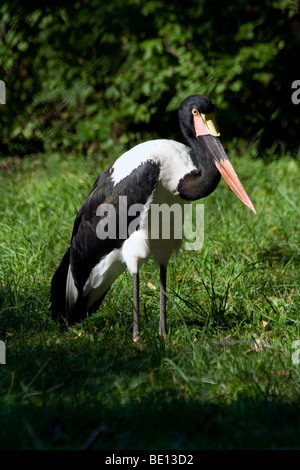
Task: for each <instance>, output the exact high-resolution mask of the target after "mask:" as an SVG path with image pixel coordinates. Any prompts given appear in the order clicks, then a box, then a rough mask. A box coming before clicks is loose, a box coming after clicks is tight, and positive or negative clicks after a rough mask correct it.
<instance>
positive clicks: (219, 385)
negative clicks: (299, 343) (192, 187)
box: [0, 155, 300, 449]
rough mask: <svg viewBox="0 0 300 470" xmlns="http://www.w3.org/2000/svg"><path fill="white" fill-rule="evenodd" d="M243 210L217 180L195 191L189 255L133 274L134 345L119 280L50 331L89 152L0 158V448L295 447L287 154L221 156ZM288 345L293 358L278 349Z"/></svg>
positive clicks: (295, 279)
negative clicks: (162, 291) (78, 316)
mask: <svg viewBox="0 0 300 470" xmlns="http://www.w3.org/2000/svg"><path fill="white" fill-rule="evenodd" d="M232 161H233V164H234V166H235V168H236V171H237V173H238V175H239V176H240V178H241V180H242V182H243V184H244V186H245V187H246V190H247V192H248V194H249V195H250V198H251V200H252V202H253V203H254V205H255V207H256V209H257V212H258V215H257V216H255V215H254V214H252V212H250V211H249V210H248V209H247V208H246V207H244V206H243V205H242V203H241V202H240V201H239V200H238V199H237V198H236V197H235V195H234V194H233V193H232V191H231V190H230V189H229V188H228V187H227V185H226V183H225V182H222V183H220V185H219V187H218V189H217V190H216V191H215V192H214V194H213V195H211V196H210V197H208V198H207V199H205V200H204V201H203V202H204V203H205V244H204V247H203V250H202V251H201V252H200V253H198V252H192V251H187V250H181V252H180V253H179V254H178V255H177V256H176V257H175V256H174V257H173V258H172V259H171V262H170V265H169V272H168V285H169V290H168V325H169V336H168V338H167V340H166V341H165V342H164V341H162V340H161V339H160V338H159V337H158V334H157V332H158V312H159V292H158V290H159V289H158V281H159V275H158V270H157V268H156V267H155V266H154V265H153V263H152V262H151V261H150V262H149V263H148V264H147V265H146V266H144V268H143V269H142V272H141V307H142V314H141V333H142V337H143V347H142V348H141V347H138V346H136V345H135V344H133V342H132V340H131V335H132V333H131V329H132V316H131V311H132V299H131V279H130V276H129V274H128V273H125V274H124V275H123V276H122V277H121V278H120V279H119V280H118V281H117V282H116V283H115V284H114V286H113V288H112V289H111V291H110V293H109V295H108V296H107V297H106V300H105V302H104V304H103V306H102V308H101V310H100V311H99V312H97V313H96V314H95V315H94V316H93V317H92V318H90V319H88V320H86V321H85V322H83V323H82V324H81V325H77V326H76V327H73V328H69V329H67V330H63V329H60V328H59V327H58V326H57V325H56V324H54V323H53V322H51V321H49V319H48V313H47V310H48V306H49V287H50V280H51V277H52V275H53V273H54V270H55V269H56V267H57V265H58V263H59V261H60V259H61V256H62V255H63V253H64V251H65V249H66V247H67V246H68V243H69V239H70V235H71V230H72V226H73V221H74V216H75V214H76V213H77V210H78V209H79V207H80V206H81V204H82V202H83V200H84V198H85V197H86V195H87V194H88V192H89V190H90V188H91V185H92V184H93V182H94V180H95V178H96V176H97V174H98V173H100V172H101V171H102V170H103V169H104V166H106V165H107V163H106V164H105V163H103V162H101V161H100V160H96V159H88V160H85V159H83V158H79V157H74V156H68V155H47V156H46V155H45V156H41V157H39V158H38V157H30V158H26V159H23V160H18V159H5V160H1V161H0V170H1V174H0V183H1V184H0V192H1V194H0V340H3V341H5V343H6V348H7V349H6V365H1V366H0V367H1V370H0V422H1V427H0V448H1V449H84V448H91V449H261V448H268V449H269V448H300V410H299V404H300V389H299V384H300V365H298V364H296V363H295V362H297V361H295V359H297V358H298V354H297V349H294V348H293V341H295V340H298V339H300V331H299V329H300V323H299V259H300V249H299V210H300V209H299V207H300V204H299V190H298V188H299V173H300V172H299V163H298V162H297V161H296V160H293V159H291V158H288V157H280V158H279V157H278V158H276V159H274V160H273V161H270V162H269V163H268V164H265V163H263V161H262V160H253V159H250V157H243V158H232ZM293 354H294V356H293Z"/></svg>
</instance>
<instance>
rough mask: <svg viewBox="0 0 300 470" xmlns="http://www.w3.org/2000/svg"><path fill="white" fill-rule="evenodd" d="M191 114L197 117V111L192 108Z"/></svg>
mask: <svg viewBox="0 0 300 470" xmlns="http://www.w3.org/2000/svg"><path fill="white" fill-rule="evenodd" d="M192 113H193V115H194V116H198V114H199V111H198V109H196V108H193V109H192Z"/></svg>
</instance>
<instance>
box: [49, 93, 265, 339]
mask: <svg viewBox="0 0 300 470" xmlns="http://www.w3.org/2000/svg"><path fill="white" fill-rule="evenodd" d="M178 118H179V126H180V129H181V132H182V134H183V136H184V138H185V140H186V142H187V143H188V144H189V147H188V146H186V145H184V144H182V143H179V142H176V141H173V140H162V139H158V140H151V141H147V142H144V143H142V144H139V145H137V146H135V147H133V148H132V149H131V150H129V151H128V152H126V153H124V154H123V155H121V157H119V158H118V159H117V160H116V162H115V163H114V164H113V165H112V166H111V167H110V168H108V169H107V170H105V171H104V172H103V173H102V174H101V175H100V176H99V177H98V179H97V180H96V182H95V184H94V187H93V189H92V191H91V192H90V194H89V196H88V197H87V199H86V201H85V202H84V204H83V206H82V207H81V209H80V211H79V212H78V215H77V217H76V220H75V223H74V228H73V233H72V238H71V243H70V247H69V248H68V250H67V252H66V253H65V255H64V257H63V259H62V261H61V263H60V265H59V267H58V269H57V271H56V273H55V274H54V276H53V279H52V283H51V307H50V312H51V316H52V318H53V319H55V320H57V319H63V320H64V321H65V322H66V323H67V324H72V323H76V322H80V321H81V320H82V319H84V318H85V316H86V315H87V314H92V313H93V312H95V311H96V310H97V309H98V308H99V306H100V305H101V303H102V301H103V299H104V297H105V295H106V294H107V292H108V290H109V288H110V287H111V285H112V283H113V282H114V281H115V280H116V279H117V277H118V276H119V275H120V274H121V273H123V272H124V270H125V269H126V267H127V268H128V269H129V271H130V273H131V275H132V281H133V339H134V341H138V340H139V338H140V333H139V268H140V266H141V265H142V264H143V263H144V262H145V261H147V260H148V258H149V256H153V259H154V261H155V262H156V263H157V264H158V265H159V266H160V319H159V333H160V334H161V335H163V336H165V335H166V272H167V264H168V261H169V258H170V256H171V254H172V252H173V251H174V250H177V249H178V248H179V247H180V244H181V240H180V239H178V238H175V237H174V236H173V235H172V234H170V237H169V238H168V239H165V238H164V237H161V235H159V236H158V238H157V236H156V237H151V231H150V234H149V230H148V225H147V224H148V219H149V215H150V213H151V207H153V206H152V205H153V204H162V203H167V204H169V205H170V204H174V203H177V204H180V205H181V207H183V204H184V203H188V202H191V201H194V200H197V199H201V198H203V197H206V196H208V195H209V194H210V193H212V192H213V191H214V190H215V189H216V187H217V185H218V183H219V181H220V178H221V175H222V176H223V178H224V179H225V181H226V182H227V183H228V184H229V186H230V187H231V189H232V190H233V191H234V193H235V194H236V195H237V196H238V197H239V198H240V200H241V201H242V202H243V203H244V204H245V205H246V206H248V207H249V208H250V209H251V210H252V211H253V212H254V213H256V212H255V209H254V207H253V205H252V203H251V201H250V199H249V197H248V195H247V193H246V191H245V189H244V188H243V186H242V184H241V182H240V181H239V179H238V177H237V175H236V173H235V171H234V169H233V167H232V165H231V164H230V162H229V159H228V157H227V155H226V154H225V151H224V149H223V146H222V144H221V142H220V140H219V135H220V134H219V132H218V130H217V127H216V123H215V119H214V105H213V104H212V102H211V101H210V100H209V99H208V98H206V97H205V96H202V95H192V96H189V97H188V98H186V99H185V100H184V101H183V102H182V103H181V105H180V107H179V111H178ZM120 201H121V202H123V201H126V204H127V205H126V206H125V205H124V206H122V204H120ZM136 205H137V206H136ZM128 207H129V208H132V207H133V208H134V207H138V209H139V217H138V222H137V221H136V219H135V217H134V216H136V214H137V212H136V211H133V212H131V213H130V209H129V210H128ZM111 208H113V210H112V211H110V209H111ZM110 213H111V214H112V216H110V218H109V214H110ZM104 216H105V217H104ZM104 221H105V224H106V225H107V226H108V225H109V222H110V223H111V227H110V232H109V230H107V236H106V238H105V236H103V230H104V226H101V222H103V224H104ZM99 224H100V225H99ZM124 224H125V225H124ZM130 224H131V225H132V224H133V225H134V226H133V228H132V227H131V230H130V229H129V228H130ZM101 230H102V232H101ZM99 231H100V232H101V234H102V235H101V234H100V235H101V236H99ZM104 232H105V230H104Z"/></svg>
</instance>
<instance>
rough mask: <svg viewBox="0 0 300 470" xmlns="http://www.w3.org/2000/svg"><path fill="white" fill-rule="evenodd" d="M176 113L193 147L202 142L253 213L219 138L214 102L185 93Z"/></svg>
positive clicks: (222, 173) (205, 149)
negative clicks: (186, 95) (185, 96)
mask: <svg viewBox="0 0 300 470" xmlns="http://www.w3.org/2000/svg"><path fill="white" fill-rule="evenodd" d="M178 117H179V125H180V128H181V131H182V133H183V135H184V136H185V138H186V139H187V141H188V142H190V143H191V145H192V146H193V148H195V146H194V145H193V144H195V143H196V142H197V143H200V144H201V147H202V148H203V150H204V151H205V152H206V154H207V155H208V156H209V158H210V159H212V161H213V162H214V164H215V165H216V167H217V169H218V171H219V172H220V173H221V175H222V176H223V178H224V179H225V181H226V183H227V184H228V185H229V186H230V188H231V189H232V191H233V192H234V193H235V194H236V196H237V197H238V198H239V199H240V200H241V201H242V202H243V203H244V204H245V205H246V206H248V207H249V208H250V209H251V210H252V211H253V212H254V213H255V214H256V211H255V208H254V206H253V204H252V202H251V201H250V198H249V196H248V194H247V193H246V191H245V189H244V187H243V185H242V183H241V182H240V180H239V178H238V177H237V175H236V173H235V171H234V169H233V166H232V165H231V163H230V161H229V159H228V157H227V155H226V153H225V151H224V148H223V146H222V144H221V142H220V139H219V136H220V133H219V130H218V127H217V124H216V120H215V115H214V105H213V103H212V102H211V101H210V99H209V98H207V97H206V96H202V95H191V96H188V97H187V98H186V99H185V100H184V101H183V102H182V103H181V105H180V107H179V110H178ZM202 155H203V154H202ZM198 158H199V159H201V153H198Z"/></svg>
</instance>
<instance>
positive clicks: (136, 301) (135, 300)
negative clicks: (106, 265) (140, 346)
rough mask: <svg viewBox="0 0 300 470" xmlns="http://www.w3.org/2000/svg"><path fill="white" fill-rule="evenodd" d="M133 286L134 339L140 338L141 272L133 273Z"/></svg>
mask: <svg viewBox="0 0 300 470" xmlns="http://www.w3.org/2000/svg"><path fill="white" fill-rule="evenodd" d="M132 286H133V341H134V342H137V341H139V340H140V330H139V313H140V292H139V290H140V289H139V272H137V273H133V274H132Z"/></svg>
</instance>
